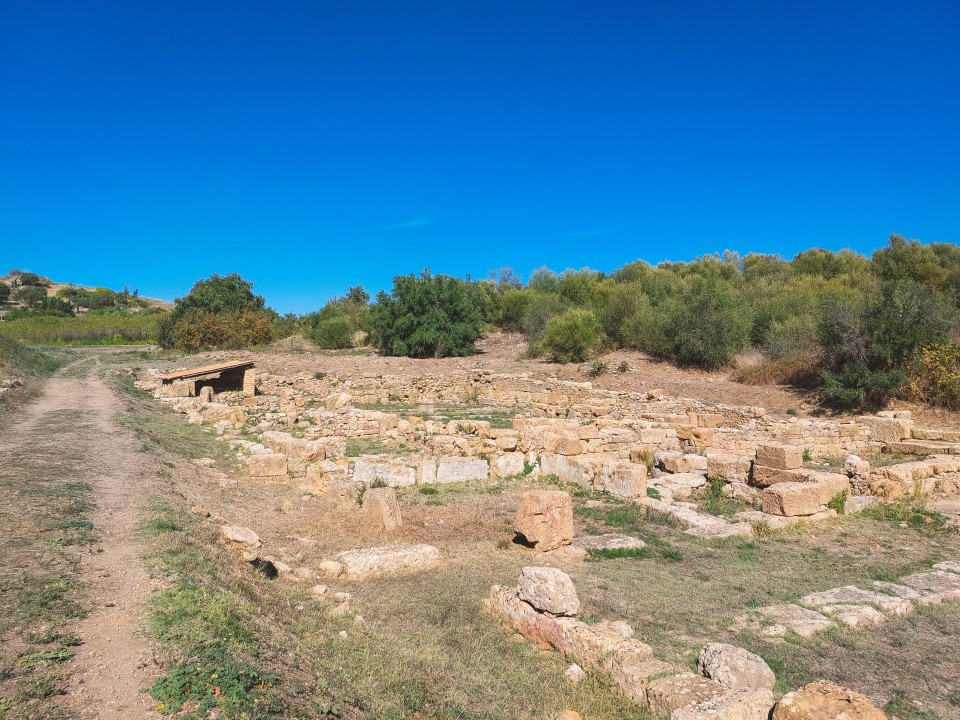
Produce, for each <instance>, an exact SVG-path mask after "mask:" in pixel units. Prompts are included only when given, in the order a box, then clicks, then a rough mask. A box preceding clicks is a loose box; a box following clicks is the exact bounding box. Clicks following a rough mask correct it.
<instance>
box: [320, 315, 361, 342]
mask: <svg viewBox="0 0 960 720" xmlns="http://www.w3.org/2000/svg"><path fill="white" fill-rule="evenodd" d="M353 332H354V331H353V327H352V326H351V324H350V320H349V319H347V318H346V317H345V316H343V315H339V316H335V317H331V318H327V319H326V320H320V321H319V322H318V323H317V324H316V327H315V328H314V331H313V338H312V339H313V341H314V342H315V343H316V344H317V345H318V346H319V347H321V348H324V349H326V350H341V349H344V348H350V347H353Z"/></svg>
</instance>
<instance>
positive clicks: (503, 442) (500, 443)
mask: <svg viewBox="0 0 960 720" xmlns="http://www.w3.org/2000/svg"><path fill="white" fill-rule="evenodd" d="M496 443H497V449H499V450H503V451H504V452H513V451H514V450H516V449H517V435H516V433H512V434H510V435H506V434H502V435H497V437H496Z"/></svg>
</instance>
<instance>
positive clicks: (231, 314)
mask: <svg viewBox="0 0 960 720" xmlns="http://www.w3.org/2000/svg"><path fill="white" fill-rule="evenodd" d="M264 328H267V332H266V335H264ZM270 328H272V324H271V316H270V314H269V313H268V312H267V311H266V310H264V299H263V297H262V296H260V295H254V294H253V283H252V282H249V281H248V280H244V279H243V278H242V277H241V276H240V275H239V274H238V273H230V274H229V275H217V274H216V273H214V274H213V275H211V276H210V277H209V278H207V279H205V280H198V281H197V282H196V283H195V284H194V286H193V288H192V289H191V290H190V292H189V293H188V294H187V295H185V296H184V297H181V298H177V299H176V301H175V303H174V308H173V311H172V312H171V313H170V315H168V316H167V317H166V318H164V319H163V320H162V321H161V323H160V328H159V331H158V341H159V343H160V344H161V345H162V346H163V347H178V348H181V349H184V350H199V349H202V348H214V347H216V348H225V347H233V348H238V347H245V346H247V345H258V344H262V343H264V342H268V341H269V340H270V337H271V333H270Z"/></svg>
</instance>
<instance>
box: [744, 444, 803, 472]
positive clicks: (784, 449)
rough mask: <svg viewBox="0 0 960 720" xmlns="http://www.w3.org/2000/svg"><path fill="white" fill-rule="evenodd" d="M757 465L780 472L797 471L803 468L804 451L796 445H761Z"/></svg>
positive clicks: (758, 450) (758, 448) (758, 449)
mask: <svg viewBox="0 0 960 720" xmlns="http://www.w3.org/2000/svg"><path fill="white" fill-rule="evenodd" d="M756 463H757V465H765V466H766V467H770V468H776V469H778V470H796V469H798V468H801V467H803V449H802V448H800V447H797V446H796V445H781V444H776V445H774V444H770V445H760V446H759V447H757V460H756Z"/></svg>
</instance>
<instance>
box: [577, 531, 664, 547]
mask: <svg viewBox="0 0 960 720" xmlns="http://www.w3.org/2000/svg"><path fill="white" fill-rule="evenodd" d="M573 545H574V546H575V547H579V548H584V549H585V550H622V549H632V550H639V549H641V548H644V547H646V545H647V544H646V543H645V542H644V541H643V540H641V539H640V538H636V537H632V536H630V535H620V534H617V533H610V534H608V535H578V536H577V537H575V538H574V539H573Z"/></svg>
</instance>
